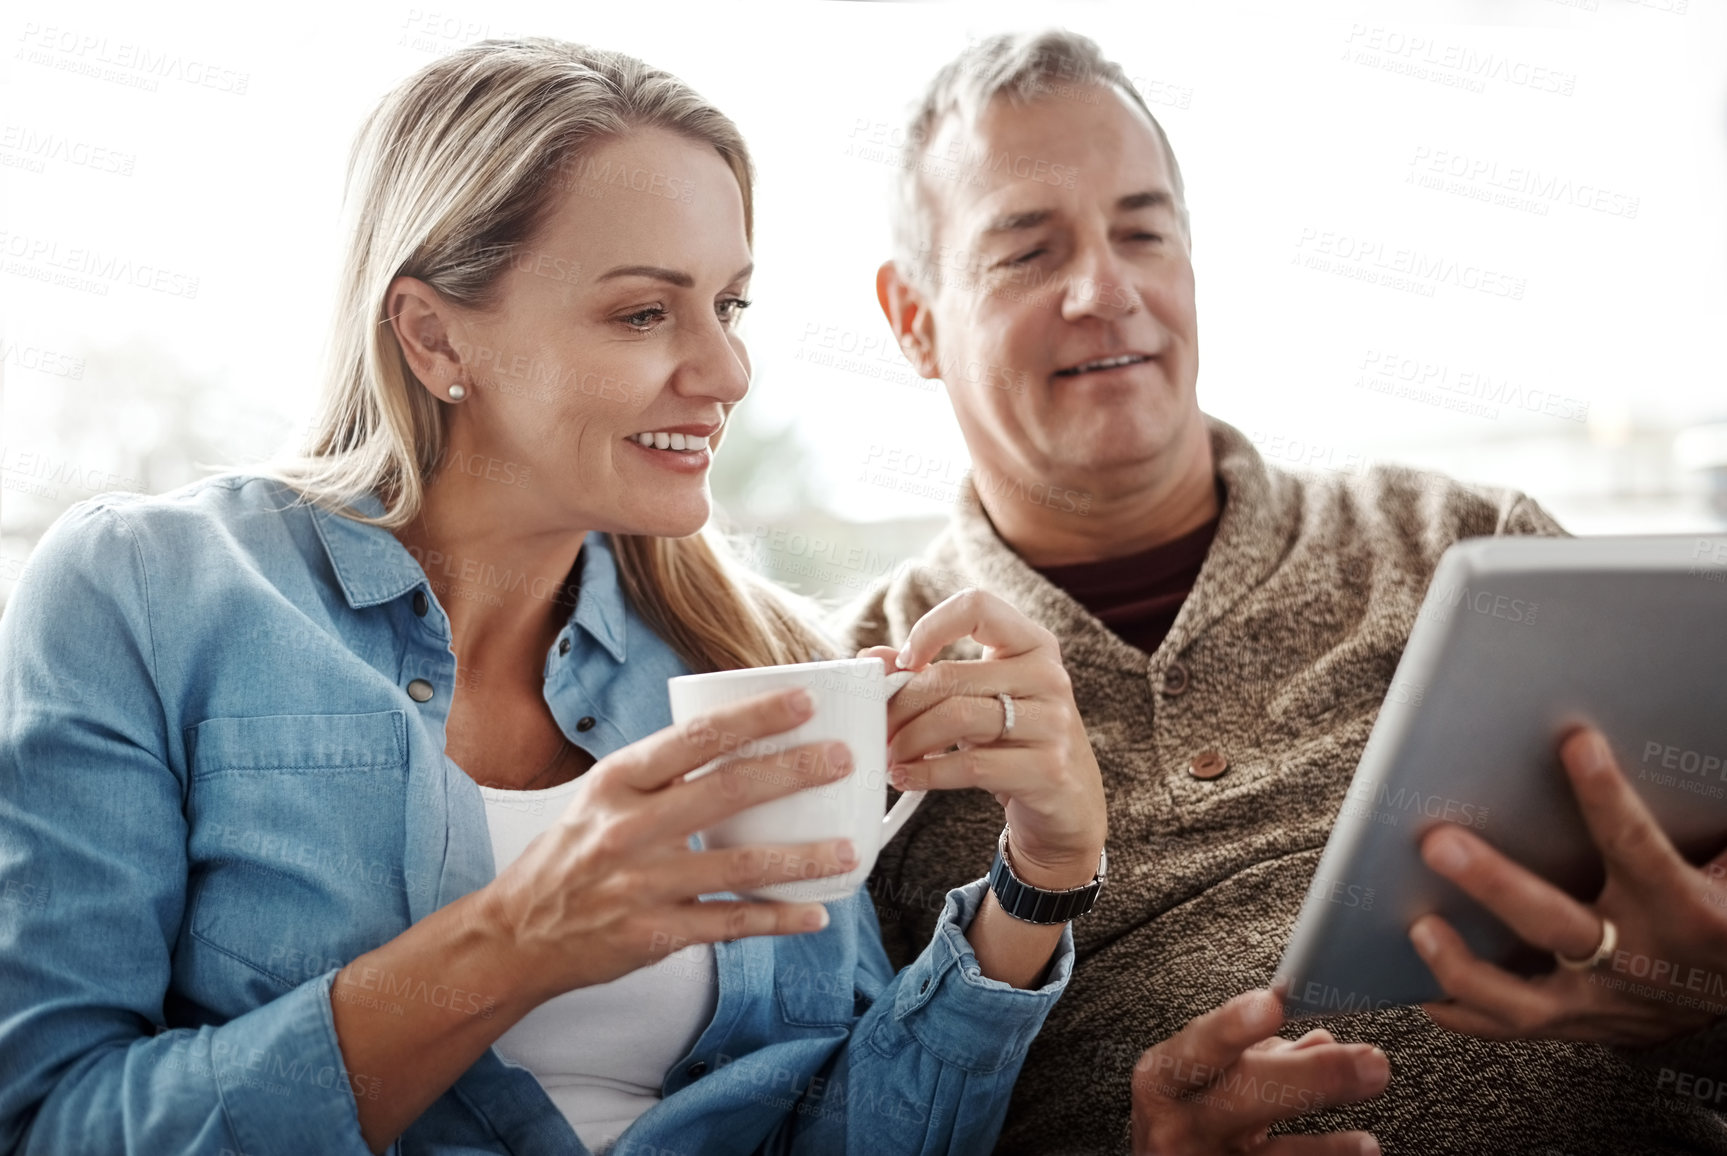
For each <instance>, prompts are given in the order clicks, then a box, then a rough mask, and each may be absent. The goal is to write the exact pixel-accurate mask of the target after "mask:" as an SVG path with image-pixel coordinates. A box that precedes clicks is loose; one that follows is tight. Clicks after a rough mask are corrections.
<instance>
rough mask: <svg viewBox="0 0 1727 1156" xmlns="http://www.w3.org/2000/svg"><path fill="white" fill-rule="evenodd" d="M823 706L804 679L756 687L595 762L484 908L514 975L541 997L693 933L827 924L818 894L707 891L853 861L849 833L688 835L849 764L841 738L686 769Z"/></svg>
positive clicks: (637, 961) (721, 934)
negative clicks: (722, 838)
mask: <svg viewBox="0 0 1727 1156" xmlns="http://www.w3.org/2000/svg"><path fill="white" fill-rule="evenodd" d="M813 710H814V708H813V705H812V703H811V701H810V696H809V695H808V694H807V693H806V692H803V691H799V690H793V691H790V692H785V691H781V692H778V693H773V694H766V695H758V696H755V697H753V698H750V699H747V700H745V701H742V702H737V703H733V704H729V705H727V706H724V707H721V708H718V709H716V710H714V711H713V712H712V713H710V714H706V715H704V716H702V717H700V718H698V719H695V720H692V721H691V722H689V723H688V724H686V725H683V726H671V727H667V728H666V729H664V730H662V731H659V732H657V733H656V734H653V735H651V736H649V737H648V738H645V739H643V740H641V741H640V742H636V743H632V744H630V745H629V746H627V747H624V748H623V749H622V750H619V751H617V752H615V753H613V754H611V755H608V756H607V757H606V758H603V759H601V760H600V761H599V762H598V763H596V764H595V765H594V767H593V769H591V770H590V771H588V772H587V774H586V775H584V776H583V777H582V780H581V784H580V786H579V787H578V788H577V790H576V793H575V795H574V797H573V798H572V799H571V801H570V803H569V805H568V807H567V808H566V809H565V810H564V812H563V814H562V815H560V816H559V817H558V820H557V821H556V822H555V823H554V824H553V825H552V826H551V828H550V829H549V830H547V831H546V832H545V834H543V835H541V836H539V837H538V838H536V839H535V840H534V841H533V842H532V843H530V844H529V845H528V848H527V850H526V851H524V852H523V853H522V855H521V857H520V858H519V859H517V860H516V861H515V862H514V863H512V864H510V866H509V867H508V868H506V869H505V870H504V871H503V872H502V873H501V874H500V875H499V876H498V877H497V878H496V879H495V880H494V881H493V882H491V883H490V884H488V885H487V886H486V888H485V891H486V892H487V895H486V896H485V898H486V902H485V903H484V905H483V907H482V910H483V911H484V912H485V913H486V918H487V919H488V920H489V921H490V922H491V924H492V928H493V930H495V931H497V932H499V933H500V934H501V936H502V939H503V941H504V942H506V943H508V944H511V945H513V949H514V952H513V954H514V955H515V957H516V962H517V963H519V965H520V966H519V968H518V969H517V971H516V977H515V978H517V979H519V980H520V982H521V983H522V984H524V985H525V986H530V987H533V988H535V989H537V994H538V995H539V1000H543V999H549V998H551V997H552V996H554V995H559V994H562V993H563V992H566V991H570V990H573V989H575V988H578V987H585V986H589V985H592V984H599V983H605V982H608V981H610V980H613V979H617V978H618V977H619V976H622V975H625V974H627V973H629V972H631V971H634V970H636V969H637V968H640V967H645V966H647V965H648V964H651V963H654V962H657V961H658V959H660V958H663V957H664V956H665V955H666V954H668V953H669V952H670V951H672V950H675V949H676V948H679V947H682V946H684V945H686V944H689V943H711V942H715V941H718V940H729V939H739V938H742V937H744V936H750V935H792V934H797V933H800V932H808V931H818V930H820V929H821V928H823V927H825V926H827V922H828V914H827V910H826V909H825V908H824V907H822V906H821V905H820V904H819V903H809V902H801V903H799V902H780V901H729V902H728V901H710V902H705V903H702V902H697V896H701V895H710V894H714V893H717V892H722V891H731V892H742V891H746V890H749V889H752V888H758V887H761V886H763V885H766V884H772V883H777V882H782V881H786V880H800V879H801V880H808V879H812V878H816V877H821V876H828V875H839V874H844V873H846V872H849V871H851V870H852V869H853V868H854V867H855V866H856V865H857V862H858V852H857V849H856V848H855V847H853V846H852V845H851V843H850V840H847V839H843V838H834V839H823V840H819V841H816V842H807V843H796V844H789V845H773V846H768V845H761V844H754V845H746V846H738V847H731V848H728V849H725V850H706V851H691V850H690V849H689V845H688V837H689V836H690V835H691V834H694V833H695V832H696V831H698V830H700V829H702V828H704V827H708V826H710V825H712V824H714V823H716V822H719V821H721V820H723V819H725V818H727V817H728V816H731V815H733V814H735V813H736V812H738V811H741V810H743V809H745V808H748V807H752V806H755V805H757V804H760V803H763V802H766V801H768V800H771V799H776V798H779V797H781V796H784V795H789V794H791V793H792V792H794V791H799V790H802V789H804V788H807V787H816V786H821V785H823V784H826V783H832V782H834V781H836V780H839V779H841V778H843V777H845V776H846V775H847V774H850V773H851V769H852V764H851V758H850V755H849V753H848V752H847V751H846V749H845V747H844V745H843V744H839V743H819V744H812V745H808V746H801V747H796V748H793V749H791V750H785V751H781V752H780V753H778V754H776V755H772V756H767V757H761V758H750V757H743V758H733V759H731V760H729V761H727V762H725V763H723V764H721V765H720V766H719V767H717V768H716V769H715V770H714V771H713V772H712V773H711V774H703V775H700V776H696V777H686V776H689V772H691V771H695V770H698V769H700V768H702V767H704V766H705V765H706V764H708V763H709V762H711V761H712V760H714V759H715V758H716V757H719V756H721V755H728V754H736V753H737V750H738V747H739V744H740V743H747V742H749V741H753V740H758V739H763V738H767V737H769V736H772V735H778V734H782V733H784V732H786V731H789V730H792V729H793V728H795V727H797V726H798V725H799V724H801V723H803V722H805V721H806V720H808V719H809V718H810V716H811V714H812V713H813ZM539 1000H536V1001H535V1003H536V1004H537V1003H538V1002H539Z"/></svg>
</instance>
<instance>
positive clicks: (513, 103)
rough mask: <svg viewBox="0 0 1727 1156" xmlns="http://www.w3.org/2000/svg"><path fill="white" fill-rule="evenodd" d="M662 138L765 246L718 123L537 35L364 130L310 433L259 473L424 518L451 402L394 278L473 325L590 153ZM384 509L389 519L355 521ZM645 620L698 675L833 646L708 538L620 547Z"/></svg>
mask: <svg viewBox="0 0 1727 1156" xmlns="http://www.w3.org/2000/svg"><path fill="white" fill-rule="evenodd" d="M645 128H660V129H666V130H669V131H671V132H675V133H678V134H680V135H682V136H684V137H686V138H688V139H690V140H694V141H697V142H700V143H704V144H710V145H712V146H713V148H714V149H715V151H716V152H718V153H719V154H720V156H721V158H722V159H724V161H725V162H726V164H727V165H728V166H730V168H731V170H732V172H733V174H734V175H736V177H737V181H738V190H739V192H740V193H741V194H742V196H743V208H744V230H745V234H746V236H747V237H748V238H749V239H750V240H751V241H752V243H753V240H754V216H753V212H752V205H753V197H752V193H753V188H752V186H753V182H754V168H753V165H752V164H751V162H750V157H749V151H748V149H747V148H746V147H745V145H744V141H743V137H742V136H741V135H740V134H739V132H738V130H737V126H735V125H734V124H733V123H732V122H731V121H730V120H729V119H728V118H727V117H726V116H725V115H724V114H723V113H721V112H720V111H719V110H718V109H716V108H714V107H713V106H712V105H711V104H709V103H708V102H707V101H705V100H704V99H702V97H701V96H700V95H698V94H697V93H696V92H695V91H694V90H693V89H691V88H690V87H689V86H688V85H686V84H685V83H684V82H682V81H681V80H679V79H678V78H677V77H675V76H672V75H671V74H670V73H667V72H664V71H661V70H660V69H657V68H653V67H650V66H649V65H647V64H644V63H643V62H642V61H640V60H637V59H635V58H634V57H631V56H626V55H624V54H623V53H619V52H607V51H604V50H601V49H597V48H589V47H587V46H584V45H580V44H573V43H570V42H568V41H562V40H554V39H550V38H546V37H531V38H524V39H517V40H486V41H481V42H479V43H476V44H473V45H469V46H468V47H466V48H463V49H461V50H459V51H457V52H454V53H451V54H450V55H448V56H444V57H442V58H440V59H439V60H437V61H435V62H433V63H432V64H430V65H427V66H426V67H425V68H423V69H421V70H420V71H419V72H418V73H416V74H415V75H413V76H412V77H410V78H409V79H408V80H407V81H405V82H404V83H403V84H401V85H400V86H399V87H397V88H396V89H395V91H393V92H391V93H390V94H389V95H388V96H386V97H385V98H384V99H383V101H382V102H381V103H380V104H379V105H378V107H377V108H376V109H375V110H374V111H373V112H372V115H371V116H370V117H368V118H367V120H366V123H365V125H364V126H363V127H362V128H361V130H360V135H359V137H358V139H357V140H356V141H355V144H354V150H353V153H352V155H351V157H350V159H349V164H348V177H347V183H348V190H347V199H346V212H347V222H346V225H345V229H346V231H347V233H348V236H349V245H348V251H347V257H346V260H345V262H344V264H343V267H342V275H341V286H340V292H339V293H338V295H337V309H336V317H335V325H334V329H333V334H332V338H331V343H330V349H329V358H328V367H327V370H326V376H325V383H324V390H323V396H322V399H321V402H320V406H319V411H318V416H317V418H316V419H315V421H314V422H313V425H312V427H311V429H310V431H309V432H308V436H307V438H306V442H305V444H304V445H303V446H302V447H301V448H300V450H299V451H298V452H297V453H294V454H291V455H289V456H285V457H277V458H275V459H272V460H271V461H269V462H266V463H263V465H261V466H258V467H253V468H252V469H251V470H250V471H249V472H252V473H257V474H262V475H264V476H267V477H273V478H276V479H277V480H279V481H281V482H284V483H286V484H287V485H289V486H292V487H293V488H294V489H296V490H298V491H299V492H300V495H301V500H302V501H310V502H315V503H317V504H319V505H323V506H326V507H329V508H333V509H336V510H338V511H339V512H341V513H342V514H344V515H345V516H347V517H351V518H354V519H356V520H358V521H362V522H367V523H369V524H372V525H377V526H382V527H385V528H388V529H391V530H394V529H397V528H400V527H402V526H405V525H407V524H408V523H410V522H412V521H413V520H414V519H415V518H416V517H418V516H419V513H420V508H421V505H422V502H423V501H424V497H425V487H426V483H427V482H428V481H429V480H430V479H431V478H432V477H433V475H434V473H435V471H436V470H437V469H438V467H439V464H440V463H442V462H443V461H444V460H445V442H446V432H445V427H444V416H443V409H444V404H445V403H443V402H442V401H440V400H438V399H436V398H434V397H433V396H432V395H431V393H430V392H429V391H427V390H426V389H424V388H423V387H421V386H420V385H419V383H418V381H417V379H416V378H415V377H414V375H413V373H412V371H411V370H410V369H409V367H408V364H407V361H406V359H405V358H404V356H403V354H402V350H401V347H400V346H399V345H398V344H397V342H396V337H395V333H394V331H393V329H392V327H391V326H390V324H389V323H388V319H387V317H386V316H385V312H384V310H385V295H386V292H387V290H388V289H389V286H390V283H391V282H392V281H393V280H395V278H396V277H398V276H401V275H406V276H410V277H416V278H418V279H420V280H422V281H424V282H426V283H427V284H428V285H430V286H432V288H434V289H436V290H437V291H438V292H439V293H440V294H442V295H443V296H444V297H445V298H446V299H448V300H450V301H454V302H457V303H459V304H462V305H466V306H469V307H475V308H484V307H487V306H489V305H491V304H493V303H495V301H496V293H497V286H498V280H499V277H500V276H501V274H503V273H504V271H505V270H506V269H507V268H508V266H509V264H510V261H511V259H512V257H513V256H514V255H515V254H516V253H517V251H518V250H519V249H520V248H521V247H522V246H523V245H524V243H525V242H527V241H528V240H529V239H530V238H531V237H532V236H533V235H534V233H535V232H536V230H537V229H538V227H539V226H540V224H541V223H542V222H543V221H544V220H545V219H546V217H547V216H548V215H549V213H550V212H551V210H552V208H553V206H554V205H555V204H556V203H557V200H558V197H559V194H560V191H561V190H562V189H563V188H564V187H565V185H566V183H567V182H566V181H564V180H563V179H562V177H561V174H568V173H575V172H577V171H578V170H579V164H580V160H581V158H582V156H583V154H584V151H585V150H591V149H592V148H593V147H595V146H596V145H599V144H601V143H604V142H605V141H608V140H612V139H616V138H617V137H620V136H623V135H626V134H628V133H630V132H632V131H637V130H640V129H645ZM373 492H376V493H378V495H379V496H380V498H381V499H382V500H383V502H384V512H383V513H382V514H381V515H380V516H378V517H375V518H371V517H366V516H364V515H363V514H361V513H360V512H359V511H357V510H353V509H351V508H349V503H351V502H352V501H354V500H355V499H356V498H358V497H360V496H362V495H365V494H368V493H373ZM610 538H611V544H612V549H613V553H614V555H615V556H616V558H617V562H618V570H619V573H620V575H621V577H622V580H623V585H624V589H625V591H626V593H627V594H628V596H629V598H630V601H631V602H632V603H633V604H634V606H635V608H636V611H637V613H638V614H640V615H641V616H642V617H643V618H644V619H645V620H646V621H647V622H648V624H649V625H650V626H652V627H653V629H654V630H655V631H656V632H657V633H658V634H659V635H660V637H662V638H663V639H665V641H666V642H667V643H669V644H670V645H671V646H672V648H673V649H674V650H676V651H677V652H678V654H679V656H680V657H681V658H682V659H683V660H684V662H685V663H686V664H688V665H689V667H690V668H691V669H692V670H696V671H705V670H726V669H731V668H736V667H745V666H766V665H772V664H776V663H786V662H806V661H809V660H810V659H812V658H818V657H827V656H829V655H830V654H831V653H832V651H831V646H830V644H829V643H827V642H826V641H825V640H824V639H822V638H821V636H820V635H819V633H818V632H817V631H816V630H814V629H813V628H812V627H811V626H809V625H808V624H807V623H806V622H805V621H804V620H803V619H802V618H801V617H800V616H799V615H798V613H797V612H796V611H795V610H794V609H793V608H792V606H791V603H790V601H789V600H788V599H787V598H785V597H784V596H783V595H782V592H780V591H779V590H778V589H777V588H775V587H773V586H772V585H771V584H770V583H768V582H766V581H765V580H763V579H761V578H759V577H757V576H756V575H754V574H753V573H751V572H750V571H749V570H748V569H747V568H745V567H744V566H743V565H741V564H740V563H739V562H737V561H736V560H735V558H734V557H733V556H732V554H731V551H730V549H729V548H728V547H727V546H726V544H725V542H724V540H723V539H722V538H720V537H719V536H718V534H717V533H715V532H714V531H712V530H711V529H704V530H703V531H701V532H700V533H698V534H695V535H692V536H690V537H687V538H657V537H649V536H639V535H631V534H612V535H610Z"/></svg>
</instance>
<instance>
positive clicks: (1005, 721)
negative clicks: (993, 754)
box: [995, 691, 1013, 743]
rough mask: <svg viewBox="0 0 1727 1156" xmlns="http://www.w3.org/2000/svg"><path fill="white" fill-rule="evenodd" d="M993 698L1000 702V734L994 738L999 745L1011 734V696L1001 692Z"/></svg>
mask: <svg viewBox="0 0 1727 1156" xmlns="http://www.w3.org/2000/svg"><path fill="white" fill-rule="evenodd" d="M995 697H997V698H999V699H1000V700H1001V733H1000V734H999V735H996V736H995V741H996V742H998V743H999V742H1001V741H1002V740H1003V739H1005V738H1007V736H1009V735H1011V734H1012V733H1013V695H1011V694H1008V693H1007V692H1006V691H1003V692H1002V693H1000V694H998V695H996V696H995Z"/></svg>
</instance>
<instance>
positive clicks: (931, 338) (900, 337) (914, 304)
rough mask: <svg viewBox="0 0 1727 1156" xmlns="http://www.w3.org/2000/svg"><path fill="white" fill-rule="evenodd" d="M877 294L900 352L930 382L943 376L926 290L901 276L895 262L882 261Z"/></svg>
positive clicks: (919, 374)
mask: <svg viewBox="0 0 1727 1156" xmlns="http://www.w3.org/2000/svg"><path fill="white" fill-rule="evenodd" d="M875 295H876V300H877V301H879V302H880V303H881V311H882V315H883V316H884V317H886V318H887V323H888V327H889V328H890V329H892V330H893V335H894V339H895V340H897V341H898V342H899V347H900V352H902V353H904V354H905V359H906V360H907V361H909V362H911V366H912V368H913V369H915V370H917V372H918V376H920V377H926V378H928V379H930V380H931V381H934V380H936V379H937V378H939V377H940V376H941V369H940V364H939V362H938V361H937V359H936V351H935V319H934V317H933V315H932V314H931V313H930V310H929V302H928V300H927V299H926V298H925V297H924V294H923V290H921V289H919V288H918V287H917V286H916V285H913V284H912V283H911V282H909V281H907V280H906V279H905V278H904V277H902V276H900V271H899V268H898V267H897V266H896V265H895V264H894V263H893V262H892V261H883V262H882V265H881V268H879V269H877V270H876V271H875Z"/></svg>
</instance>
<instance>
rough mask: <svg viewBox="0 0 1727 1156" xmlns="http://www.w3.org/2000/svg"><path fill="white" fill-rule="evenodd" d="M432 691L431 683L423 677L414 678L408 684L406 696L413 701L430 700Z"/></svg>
mask: <svg viewBox="0 0 1727 1156" xmlns="http://www.w3.org/2000/svg"><path fill="white" fill-rule="evenodd" d="M434 693H435V692H434V691H433V690H432V684H431V683H429V682H427V681H426V680H425V679H423V678H416V679H415V680H414V681H413V682H410V683H409V684H408V697H409V698H411V699H413V700H414V701H415V702H430V701H431V699H432V695H433V694H434Z"/></svg>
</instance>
